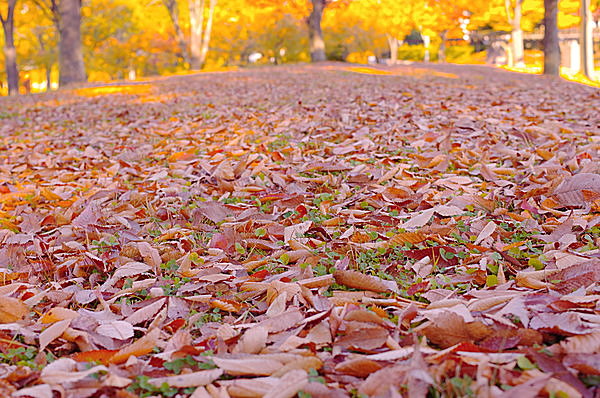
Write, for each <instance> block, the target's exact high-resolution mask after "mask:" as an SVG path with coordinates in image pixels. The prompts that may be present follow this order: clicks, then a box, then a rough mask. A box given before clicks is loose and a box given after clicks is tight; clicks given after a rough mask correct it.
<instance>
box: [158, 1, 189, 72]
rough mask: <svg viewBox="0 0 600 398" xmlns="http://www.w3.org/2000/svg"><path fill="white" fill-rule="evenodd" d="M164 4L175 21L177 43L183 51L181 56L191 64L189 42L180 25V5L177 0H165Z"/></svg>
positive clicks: (172, 20)
mask: <svg viewBox="0 0 600 398" xmlns="http://www.w3.org/2000/svg"><path fill="white" fill-rule="evenodd" d="M163 4H164V5H165V7H166V8H167V11H168V12H169V17H170V18H171V22H173V29H174V30H175V37H176V39H177V44H178V45H179V49H180V51H181V56H182V57H183V61H184V62H185V63H186V64H190V63H191V60H190V55H189V53H188V50H187V42H186V40H185V35H184V34H183V30H181V25H179V7H178V5H177V0H163Z"/></svg>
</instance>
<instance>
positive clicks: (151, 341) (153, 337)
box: [110, 329, 160, 364]
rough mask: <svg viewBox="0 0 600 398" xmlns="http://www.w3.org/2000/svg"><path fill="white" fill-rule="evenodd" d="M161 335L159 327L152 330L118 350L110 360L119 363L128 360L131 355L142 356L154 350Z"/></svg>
mask: <svg viewBox="0 0 600 398" xmlns="http://www.w3.org/2000/svg"><path fill="white" fill-rule="evenodd" d="M159 337H160V330H159V329H152V330H150V331H149V332H148V333H147V334H146V335H145V336H143V337H141V338H140V339H138V340H136V341H135V342H133V343H132V344H130V345H128V346H126V347H123V348H121V349H120V350H119V351H117V352H116V353H115V354H114V355H113V356H112V357H111V358H110V362H111V363H115V364H119V363H123V362H125V361H127V359H129V357H130V356H142V355H146V354H148V353H150V352H152V350H153V349H154V347H156V343H157V342H158V338H159Z"/></svg>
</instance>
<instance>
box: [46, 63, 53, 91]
mask: <svg viewBox="0 0 600 398" xmlns="http://www.w3.org/2000/svg"><path fill="white" fill-rule="evenodd" d="M45 69H46V91H52V64H50V65H46V66H45Z"/></svg>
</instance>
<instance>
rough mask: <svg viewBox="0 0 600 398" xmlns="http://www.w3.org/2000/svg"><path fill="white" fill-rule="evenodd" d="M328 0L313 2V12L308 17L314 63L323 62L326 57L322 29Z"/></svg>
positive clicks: (311, 54)
mask: <svg viewBox="0 0 600 398" xmlns="http://www.w3.org/2000/svg"><path fill="white" fill-rule="evenodd" d="M325 5H326V0H312V11H311V13H310V15H309V17H308V38H309V41H310V59H311V60H312V62H322V61H325V60H326V59H327V58H326V56H325V41H324V40H323V30H322V29H321V19H322V18H323V11H324V10H325Z"/></svg>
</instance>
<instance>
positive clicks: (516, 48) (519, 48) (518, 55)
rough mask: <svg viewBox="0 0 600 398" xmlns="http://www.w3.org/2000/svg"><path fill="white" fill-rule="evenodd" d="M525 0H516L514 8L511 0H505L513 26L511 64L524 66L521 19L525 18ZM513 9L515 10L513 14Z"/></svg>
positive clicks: (509, 21)
mask: <svg viewBox="0 0 600 398" xmlns="http://www.w3.org/2000/svg"><path fill="white" fill-rule="evenodd" d="M523 1H524V0H516V3H515V6H514V8H513V7H512V1H511V0H504V7H505V8H506V17H507V19H508V23H510V26H511V29H512V31H511V33H510V38H511V49H512V62H511V63H510V64H509V65H510V66H524V65H525V59H524V56H523V54H524V45H523V29H522V28H521V20H522V18H523ZM511 9H512V10H513V12H512V15H511Z"/></svg>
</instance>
